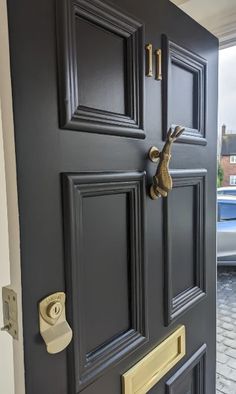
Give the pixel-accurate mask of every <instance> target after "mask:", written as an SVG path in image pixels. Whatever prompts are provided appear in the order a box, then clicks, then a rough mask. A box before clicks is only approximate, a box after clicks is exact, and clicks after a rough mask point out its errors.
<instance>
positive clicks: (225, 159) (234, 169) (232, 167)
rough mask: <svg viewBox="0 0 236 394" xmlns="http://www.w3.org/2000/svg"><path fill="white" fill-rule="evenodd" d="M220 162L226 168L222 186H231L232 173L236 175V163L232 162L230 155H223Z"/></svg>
mask: <svg viewBox="0 0 236 394" xmlns="http://www.w3.org/2000/svg"><path fill="white" fill-rule="evenodd" d="M220 162H221V166H222V168H223V170H224V180H223V183H222V186H230V175H236V164H230V156H222V157H221V160H220Z"/></svg>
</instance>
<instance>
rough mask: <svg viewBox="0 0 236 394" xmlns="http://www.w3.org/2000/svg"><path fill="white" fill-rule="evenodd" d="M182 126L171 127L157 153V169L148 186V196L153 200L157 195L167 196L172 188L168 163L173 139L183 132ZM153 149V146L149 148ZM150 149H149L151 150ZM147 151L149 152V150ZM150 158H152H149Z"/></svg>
mask: <svg viewBox="0 0 236 394" xmlns="http://www.w3.org/2000/svg"><path fill="white" fill-rule="evenodd" d="M183 131H184V127H181V126H176V127H175V129H174V131H173V130H172V128H170V129H169V131H168V133H167V139H166V142H165V145H164V147H163V149H162V152H160V154H159V163H158V166H157V171H156V174H155V176H154V177H153V184H152V186H151V188H150V196H151V198H152V199H153V200H155V199H157V198H158V197H167V195H168V193H169V191H170V190H172V178H171V175H170V173H169V163H170V159H171V147H172V144H173V143H174V142H175V140H176V139H177V138H178V137H180V135H181V134H182V133H183ZM153 149H154V150H155V149H156V148H155V147H153V148H151V150H153ZM151 150H150V151H151ZM150 151H149V152H150ZM149 157H150V153H149ZM151 160H152V159H151ZM152 161H153V160H152Z"/></svg>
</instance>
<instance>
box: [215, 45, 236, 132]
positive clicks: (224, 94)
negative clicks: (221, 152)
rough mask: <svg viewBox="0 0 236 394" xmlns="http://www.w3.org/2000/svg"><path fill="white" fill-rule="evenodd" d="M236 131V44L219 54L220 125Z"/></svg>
mask: <svg viewBox="0 0 236 394" xmlns="http://www.w3.org/2000/svg"><path fill="white" fill-rule="evenodd" d="M222 124H226V127H227V129H228V130H231V131H233V130H234V131H235V133H236V46H234V47H231V48H227V49H222V50H221V51H220V55H219V127H220V128H221V126H222Z"/></svg>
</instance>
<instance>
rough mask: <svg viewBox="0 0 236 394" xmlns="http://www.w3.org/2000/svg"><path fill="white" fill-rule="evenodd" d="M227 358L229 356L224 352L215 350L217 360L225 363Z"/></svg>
mask: <svg viewBox="0 0 236 394" xmlns="http://www.w3.org/2000/svg"><path fill="white" fill-rule="evenodd" d="M228 360H229V357H228V356H227V355H226V354H224V353H220V352H217V362H219V363H221V364H225V363H226V362H227V361H228Z"/></svg>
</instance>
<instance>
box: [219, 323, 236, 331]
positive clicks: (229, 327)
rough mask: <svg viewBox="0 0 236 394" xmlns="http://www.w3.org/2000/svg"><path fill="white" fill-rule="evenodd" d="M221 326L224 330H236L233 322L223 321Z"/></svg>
mask: <svg viewBox="0 0 236 394" xmlns="http://www.w3.org/2000/svg"><path fill="white" fill-rule="evenodd" d="M221 327H222V328H223V330H227V331H234V325H233V324H231V323H226V322H224V321H223V323H222V325H221Z"/></svg>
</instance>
